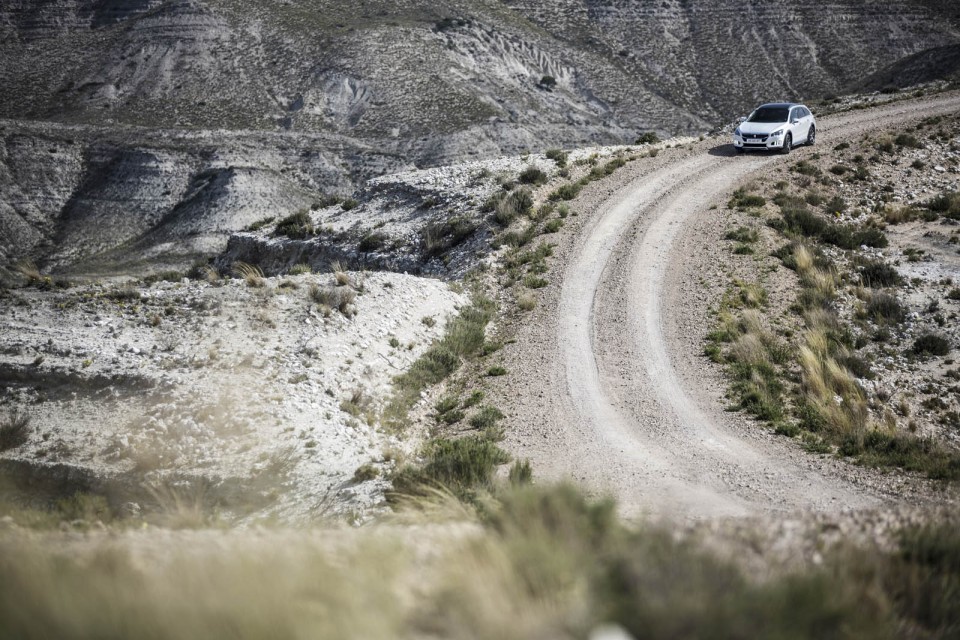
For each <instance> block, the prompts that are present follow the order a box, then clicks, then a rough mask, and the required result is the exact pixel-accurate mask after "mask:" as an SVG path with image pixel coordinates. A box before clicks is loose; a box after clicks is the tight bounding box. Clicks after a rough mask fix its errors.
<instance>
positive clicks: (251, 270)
mask: <svg viewBox="0 0 960 640" xmlns="http://www.w3.org/2000/svg"><path fill="white" fill-rule="evenodd" d="M233 273H234V275H235V276H237V277H238V278H240V279H242V280H244V281H245V282H246V283H247V286H248V287H254V288H261V287H263V286H264V285H265V284H266V280H264V278H263V271H262V270H261V269H260V267H257V266H254V265H252V264H247V263H246V262H239V261H238V262H234V263H233Z"/></svg>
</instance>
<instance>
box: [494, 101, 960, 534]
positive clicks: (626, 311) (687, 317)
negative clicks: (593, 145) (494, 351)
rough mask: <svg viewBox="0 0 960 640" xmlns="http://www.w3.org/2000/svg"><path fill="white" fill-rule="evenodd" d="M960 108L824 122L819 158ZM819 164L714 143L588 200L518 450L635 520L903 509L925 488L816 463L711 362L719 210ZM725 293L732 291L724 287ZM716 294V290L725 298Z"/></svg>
mask: <svg viewBox="0 0 960 640" xmlns="http://www.w3.org/2000/svg"><path fill="white" fill-rule="evenodd" d="M958 109H960V96H958V95H956V94H948V95H942V96H938V97H935V98H931V99H927V100H925V101H920V102H918V101H910V102H901V103H896V104H891V105H886V106H883V107H877V108H874V109H869V110H862V111H854V112H851V113H847V114H842V115H837V116H834V117H830V118H823V119H821V122H820V140H819V142H818V144H820V145H831V146H832V145H835V144H837V143H838V142H840V141H842V140H843V139H847V138H853V137H857V136H862V135H863V134H865V133H867V132H869V131H870V130H874V129H880V128H885V127H893V126H896V125H898V124H900V123H903V122H905V121H912V120H917V119H919V118H922V117H927V116H931V115H937V114H946V113H952V112H955V111H957V110H958ZM812 153H815V149H808V148H801V149H798V150H797V151H795V153H794V155H792V156H790V157H784V156H779V155H748V156H744V157H734V156H733V151H732V148H731V147H730V146H729V145H726V144H720V141H718V140H716V139H713V140H708V141H705V142H704V143H701V144H699V145H695V146H694V147H693V148H692V149H684V150H669V151H668V152H666V153H664V154H661V157H658V158H657V159H655V160H650V159H646V160H642V161H638V162H634V163H631V164H630V165H628V167H627V168H625V169H622V170H621V171H619V172H617V173H616V174H614V175H613V176H612V177H611V178H610V179H608V180H606V181H604V182H601V183H597V184H596V185H594V186H593V187H591V188H590V189H588V190H586V191H585V192H584V195H582V196H581V198H580V199H579V200H578V201H577V202H575V203H574V204H575V207H574V209H575V210H576V211H577V212H579V216H578V217H577V218H576V219H575V220H576V222H575V223H574V224H573V225H570V226H571V227H572V229H571V233H569V234H567V235H566V236H565V239H564V240H563V241H562V242H561V244H560V246H559V247H558V249H557V253H558V257H559V260H558V264H560V265H565V266H563V267H561V268H560V269H561V270H559V271H558V273H557V274H556V276H555V279H556V280H557V281H558V282H557V284H556V285H551V287H550V288H549V290H548V291H547V294H546V296H545V300H544V301H543V302H542V303H541V305H540V307H539V308H538V309H537V311H536V312H535V313H534V314H533V318H532V320H531V321H525V323H524V324H523V325H522V326H519V327H517V333H518V334H519V335H518V342H517V345H518V348H517V349H516V350H514V351H513V352H512V353H509V354H508V355H507V357H508V363H507V364H508V367H509V368H510V370H511V372H513V373H514V376H513V377H514V379H515V380H516V381H518V382H516V383H515V386H514V387H513V388H511V389H509V390H508V391H505V392H504V393H505V395H506V396H507V398H506V400H505V404H507V405H508V407H509V408H510V410H511V411H510V413H511V418H512V422H513V425H514V428H513V429H511V432H510V434H509V437H508V442H507V444H508V446H509V448H510V449H511V450H512V451H513V452H514V453H515V454H516V455H517V456H519V457H525V458H530V459H531V461H532V462H533V464H534V468H535V469H536V470H537V472H538V474H539V476H540V477H544V478H549V479H559V478H572V479H574V480H575V481H578V482H580V483H583V484H585V485H587V486H588V487H591V488H593V489H595V490H597V491H604V492H609V493H611V494H612V495H614V496H615V497H616V498H617V499H618V501H619V502H620V504H621V506H622V510H623V511H624V513H625V514H626V515H637V514H641V513H653V514H657V515H679V516H681V517H688V518H701V517H710V516H718V515H719V516H723V515H748V514H762V513H766V512H771V511H798V510H816V511H825V510H830V511H832V510H842V509H861V508H869V507H875V506H880V505H882V504H883V503H886V502H891V501H897V500H902V499H904V498H903V496H904V495H905V494H906V495H909V494H911V492H912V489H911V487H914V486H915V485H916V482H914V481H912V480H909V479H906V478H904V477H903V476H902V475H898V474H893V475H890V474H887V475H884V476H881V475H880V474H877V473H874V472H872V471H869V470H865V469H860V468H857V467H853V466H852V465H849V464H847V463H844V462H842V461H837V460H834V459H832V458H827V457H820V456H813V455H809V454H806V453H804V452H803V451H801V450H800V449H799V447H798V446H797V445H796V443H794V442H791V441H789V440H788V439H786V438H781V437H774V436H772V435H771V434H770V433H769V429H768V428H766V427H763V426H762V425H758V424H756V423H754V422H752V421H751V420H749V419H747V418H745V417H744V416H742V415H740V414H736V413H729V412H725V411H724V401H723V398H722V389H723V386H724V381H723V379H722V377H720V375H719V372H718V371H717V369H716V368H715V367H710V366H708V363H707V361H706V359H705V358H704V357H703V356H702V355H701V353H702V344H703V343H702V338H703V335H704V334H705V333H706V331H707V330H708V328H709V325H708V323H710V322H711V320H710V318H709V316H708V314H707V309H708V307H709V305H710V304H711V303H712V302H714V299H713V294H711V293H710V291H711V288H710V287H707V286H702V285H703V282H704V280H710V281H714V284H716V281H720V280H725V276H724V275H723V263H722V260H723V257H722V254H721V253H720V251H719V249H718V248H717V246H716V245H718V244H719V243H718V240H719V238H721V237H722V232H723V231H722V228H719V227H718V225H721V224H722V223H719V222H718V220H717V218H718V216H717V215H716V212H712V211H711V210H710V206H711V205H713V204H720V203H723V202H725V201H726V200H727V199H728V198H729V197H730V193H731V192H732V191H733V190H734V189H735V188H736V186H737V185H738V184H741V183H743V182H744V181H747V180H750V179H756V180H761V181H762V180H765V179H771V180H775V179H779V178H774V177H773V176H774V175H775V173H776V172H777V171H781V170H783V168H784V167H785V166H786V163H787V162H795V161H797V160H798V159H801V158H802V157H805V156H808V155H810V154H812ZM723 284H724V285H725V284H726V282H723ZM713 290H714V291H715V288H714V289H713Z"/></svg>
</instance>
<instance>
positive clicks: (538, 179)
mask: <svg viewBox="0 0 960 640" xmlns="http://www.w3.org/2000/svg"><path fill="white" fill-rule="evenodd" d="M518 180H519V181H520V182H522V183H523V184H532V185H541V184H546V183H547V180H548V178H547V174H545V173H544V172H543V171H541V170H540V169H538V168H536V167H527V168H526V169H524V170H523V171H522V172H521V173H520V177H519V178H518Z"/></svg>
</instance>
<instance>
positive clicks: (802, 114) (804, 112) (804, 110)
mask: <svg viewBox="0 0 960 640" xmlns="http://www.w3.org/2000/svg"><path fill="white" fill-rule="evenodd" d="M809 115H810V110H809V109H807V108H806V107H800V117H801V118H806V117H807V116H809Z"/></svg>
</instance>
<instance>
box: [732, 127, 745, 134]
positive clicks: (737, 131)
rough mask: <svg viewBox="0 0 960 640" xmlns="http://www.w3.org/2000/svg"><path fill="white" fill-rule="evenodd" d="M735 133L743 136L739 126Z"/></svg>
mask: <svg viewBox="0 0 960 640" xmlns="http://www.w3.org/2000/svg"><path fill="white" fill-rule="evenodd" d="M733 135H735V136H742V135H743V134H742V133H740V127H737V129H736V131H734V132H733Z"/></svg>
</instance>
